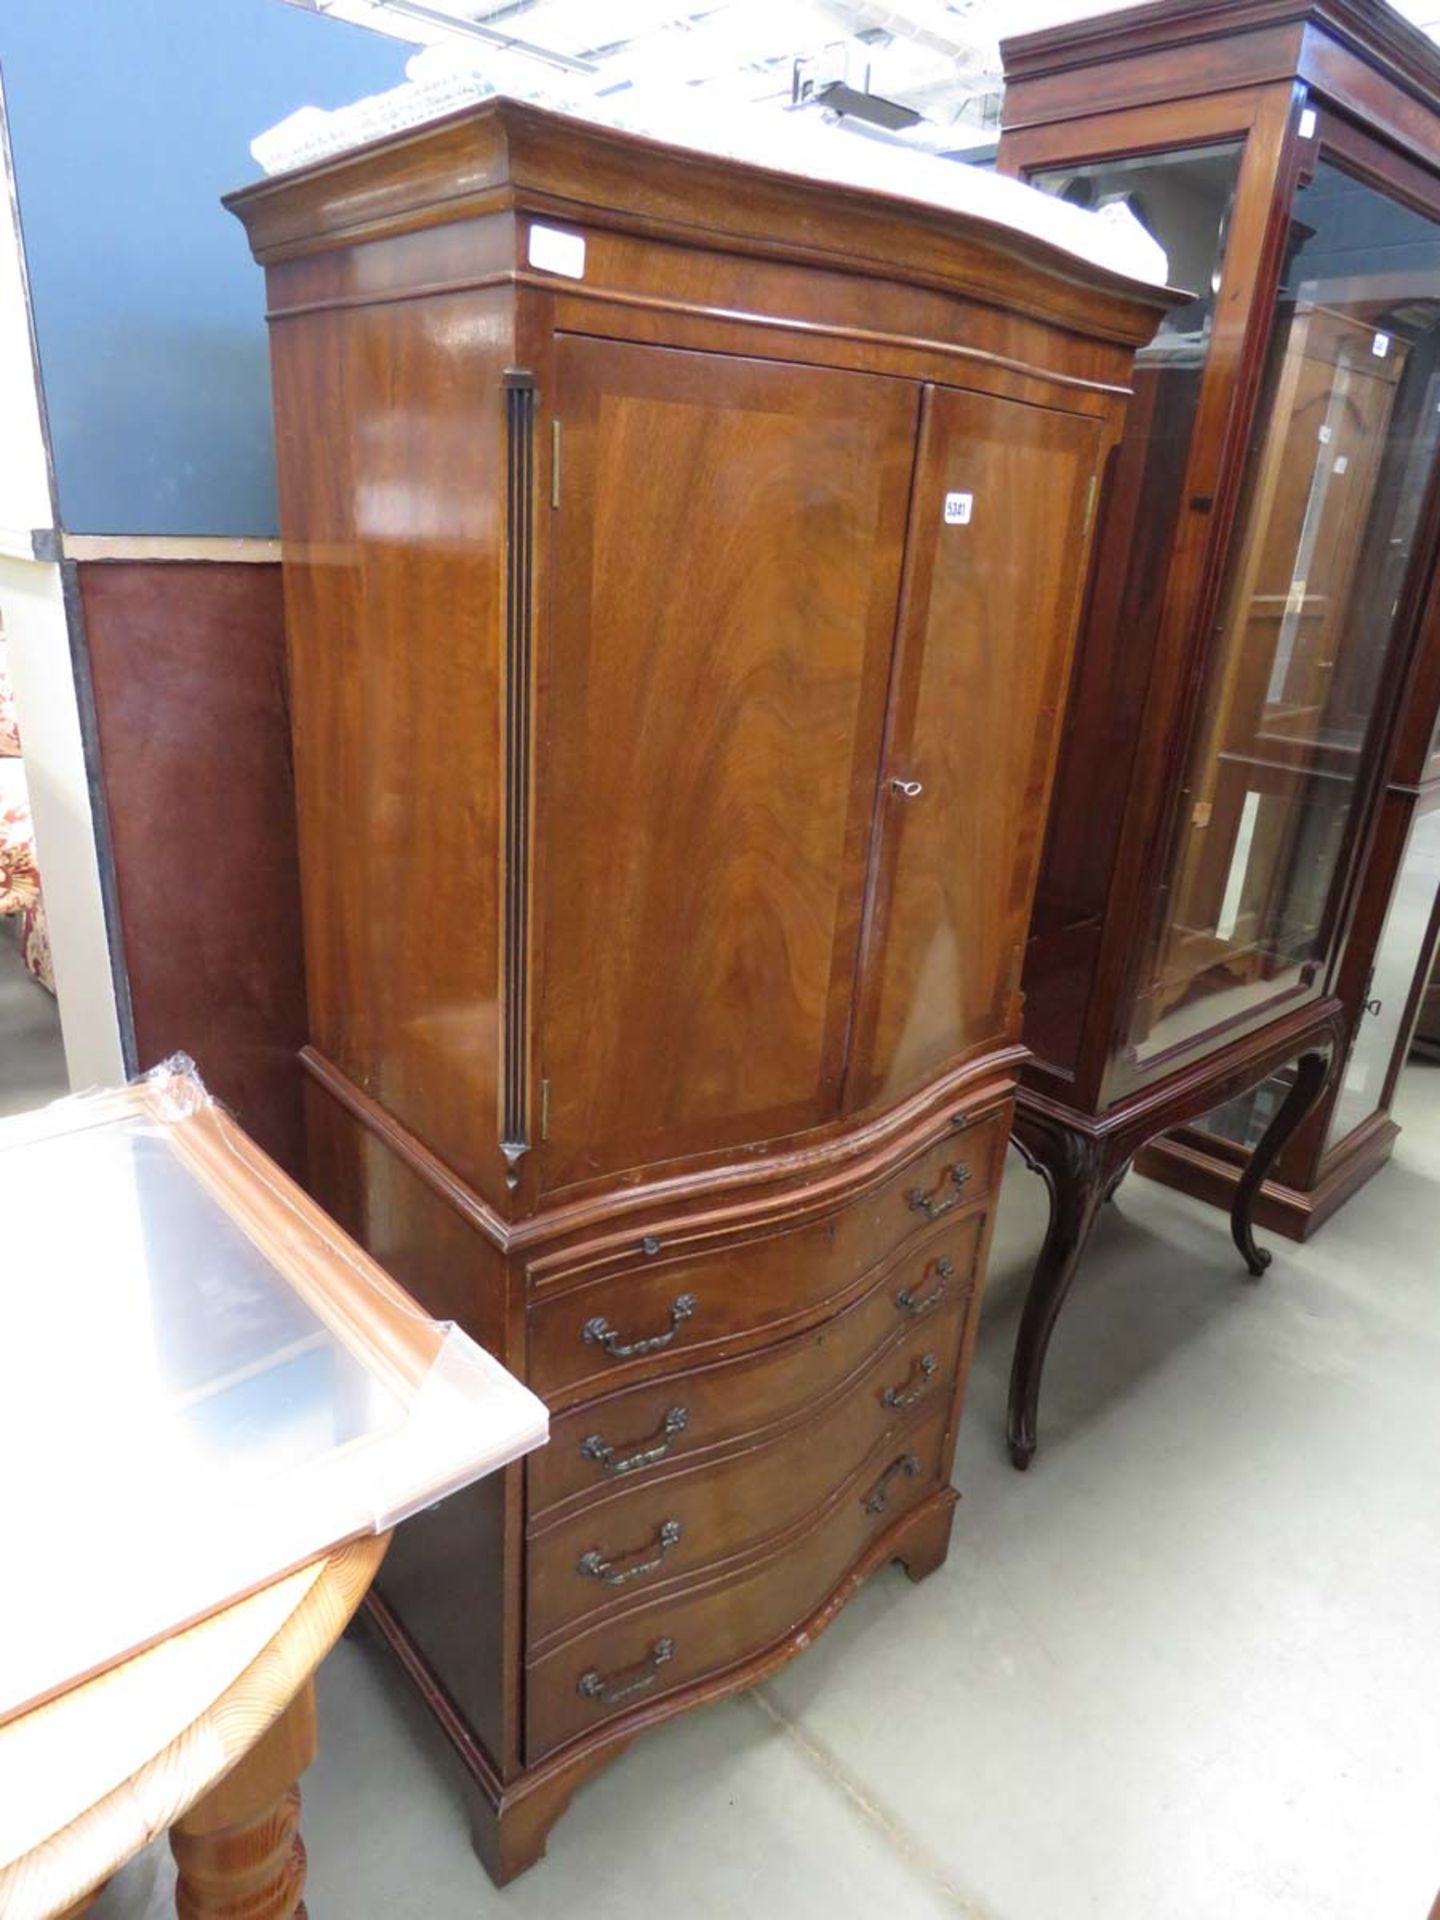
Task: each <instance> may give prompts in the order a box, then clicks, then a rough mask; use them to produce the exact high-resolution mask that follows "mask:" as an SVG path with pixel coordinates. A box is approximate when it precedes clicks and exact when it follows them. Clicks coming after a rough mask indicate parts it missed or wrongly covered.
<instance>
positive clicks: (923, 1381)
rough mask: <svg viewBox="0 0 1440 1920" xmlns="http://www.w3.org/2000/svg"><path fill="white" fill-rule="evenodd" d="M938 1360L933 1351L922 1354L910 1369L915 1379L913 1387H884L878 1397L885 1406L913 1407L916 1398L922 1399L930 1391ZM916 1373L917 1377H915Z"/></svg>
mask: <svg viewBox="0 0 1440 1920" xmlns="http://www.w3.org/2000/svg"><path fill="white" fill-rule="evenodd" d="M939 1364H940V1362H939V1361H938V1360H937V1359H936V1358H935V1355H934V1354H933V1353H927V1354H925V1355H923V1356H922V1357H921V1358H920V1359H919V1360H917V1361H916V1362H915V1365H914V1366H913V1367H912V1368H911V1369H910V1376H911V1378H912V1379H914V1380H915V1385H914V1386H913V1387H886V1389H885V1391H884V1393H882V1394H881V1396H880V1398H881V1400H882V1401H883V1402H884V1403H885V1405H886V1406H887V1407H913V1406H914V1404H915V1402H916V1401H917V1400H923V1399H924V1398H925V1396H926V1394H927V1393H928V1392H929V1391H930V1388H931V1385H932V1384H933V1382H934V1379H935V1369H936V1368H937V1367H938V1366H939ZM917 1374H918V1378H917V1377H916V1376H917Z"/></svg>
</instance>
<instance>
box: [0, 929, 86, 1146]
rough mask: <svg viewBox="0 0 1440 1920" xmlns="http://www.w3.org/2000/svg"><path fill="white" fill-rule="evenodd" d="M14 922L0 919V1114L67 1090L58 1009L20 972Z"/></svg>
mask: <svg viewBox="0 0 1440 1920" xmlns="http://www.w3.org/2000/svg"><path fill="white" fill-rule="evenodd" d="M18 924H19V923H18V921H16V920H15V919H14V918H13V917H11V918H9V919H6V920H0V1114H7V1113H24V1112H25V1111H26V1109H27V1108H29V1107H43V1106H44V1105H45V1104H46V1103H47V1102H48V1101H51V1100H58V1099H59V1098H60V1096H61V1094H63V1093H68V1092H69V1091H70V1082H69V1079H68V1077H67V1076H66V1072H65V1047H64V1043H63V1042H62V1040H61V1038H60V1013H59V1009H58V1008H57V1007H56V1005H55V1000H54V997H53V995H51V994H48V993H47V992H46V991H45V989H44V988H43V987H42V986H40V985H39V984H38V983H37V982H36V981H34V980H32V979H31V978H30V975H29V974H28V973H27V972H26V971H25V963H24V961H23V960H22V959H21V958H20V946H19V942H18V940H17V939H16V935H15V929H16V927H17V926H18Z"/></svg>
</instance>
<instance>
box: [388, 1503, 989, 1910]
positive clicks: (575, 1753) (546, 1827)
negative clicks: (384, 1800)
mask: <svg viewBox="0 0 1440 1920" xmlns="http://www.w3.org/2000/svg"><path fill="white" fill-rule="evenodd" d="M958 1499H959V1495H958V1494H957V1493H956V1492H955V1490H954V1488H953V1487H949V1486H945V1487H940V1488H937V1489H936V1491H935V1492H934V1493H932V1494H930V1495H929V1496H928V1497H927V1498H926V1499H924V1500H922V1501H921V1502H920V1504H919V1505H918V1506H915V1507H912V1508H911V1509H910V1510H909V1512H907V1513H905V1514H904V1515H902V1516H901V1518H900V1519H898V1520H897V1521H896V1522H895V1524H894V1526H892V1527H891V1528H890V1529H889V1530H888V1531H887V1532H886V1533H884V1534H882V1535H881V1536H880V1537H879V1538H878V1539H877V1540H876V1541H875V1542H874V1543H873V1545H872V1546H871V1547H870V1548H869V1549H868V1550H867V1551H866V1552H865V1554H863V1555H862V1556H861V1558H860V1559H859V1560H857V1561H856V1562H855V1564H854V1566H852V1567H851V1569H850V1570H849V1572H848V1573H847V1574H846V1575H845V1578H844V1579H843V1580H842V1581H841V1582H840V1584H839V1586H838V1587H836V1588H835V1590H834V1591H833V1592H832V1593H831V1594H830V1596H829V1598H828V1599H826V1600H824V1601H823V1602H822V1603H821V1604H820V1606H819V1607H817V1608H816V1610H815V1611H814V1612H813V1613H812V1614H810V1615H809V1616H807V1618H805V1619H804V1620H802V1621H800V1622H799V1624H798V1625H796V1626H795V1627H792V1628H791V1630H790V1631H789V1632H788V1633H787V1634H785V1635H784V1636H783V1637H782V1638H781V1639H780V1640H777V1641H774V1642H772V1643H771V1644H770V1645H769V1646H767V1647H764V1648H762V1649H761V1650H760V1651H759V1652H757V1653H754V1654H751V1655H750V1656H749V1657H748V1658H746V1659H744V1660H741V1661H737V1662H736V1663H735V1664H734V1665H732V1666H730V1667H727V1668H725V1669H723V1670H722V1671H720V1672H718V1673H712V1674H707V1675H706V1676H705V1678H704V1679H702V1680H698V1681H696V1683H695V1684H694V1685H693V1686H689V1687H685V1688H683V1689H681V1690H680V1691H678V1692H676V1693H673V1694H670V1695H668V1696H667V1697H666V1698H664V1699H661V1700H657V1701H655V1702H654V1703H653V1704H651V1705H648V1706H641V1707H637V1708H636V1710H635V1711H634V1712H633V1713H630V1714H627V1715H625V1716H624V1718H623V1719H620V1720H613V1721H610V1722H608V1723H607V1724H606V1725H605V1726H604V1727H603V1728H601V1729H597V1731H596V1732H595V1733H594V1734H592V1735H589V1736H587V1737H586V1738H584V1739H581V1740H576V1741H573V1742H572V1743H571V1744H570V1745H569V1746H568V1747H566V1748H564V1749H562V1751H561V1752H559V1753H557V1754H555V1755H554V1756H553V1757H551V1758H550V1759H547V1760H546V1761H544V1762H543V1763H542V1764H541V1765H539V1766H535V1767H528V1768H525V1769H523V1770H522V1771H521V1772H519V1773H517V1774H516V1775H515V1777H514V1778H513V1779H511V1780H508V1781H502V1780H501V1778H500V1776H499V1774H498V1773H497V1772H496V1770H495V1768H494V1765H493V1763H492V1762H491V1760H490V1757H489V1755H488V1754H487V1753H486V1752H485V1750H484V1749H483V1748H482V1747H481V1746H479V1745H478V1743H477V1742H476V1741H475V1740H474V1739H473V1738H472V1737H471V1735H470V1733H469V1731H468V1729H467V1728H466V1726H465V1724H464V1721H463V1720H462V1718H461V1717H460V1715H459V1713H458V1712H457V1711H456V1709H455V1707H454V1706H453V1704H452V1703H451V1701H450V1699H449V1696H448V1695H447V1694H446V1692H445V1690H444V1688H443V1687H442V1686H441V1685H440V1684H439V1682H438V1681H437V1680H436V1678H435V1676H434V1674H433V1673H432V1672H431V1670H430V1668H429V1666H428V1664H427V1662H426V1661H425V1659H424V1658H423V1656H422V1655H421V1654H420V1653H419V1651H418V1650H417V1648H416V1647H415V1645H414V1643H413V1641H412V1640H411V1639H410V1636H409V1635H408V1634H407V1633H406V1631H405V1629H404V1627H403V1626H402V1625H401V1623H400V1621H399V1620H398V1619H397V1618H396V1617H395V1615H394V1613H393V1612H392V1611H391V1610H390V1608H389V1607H388V1606H387V1605H386V1604H385V1601H384V1600H383V1599H382V1598H381V1597H380V1596H379V1595H378V1594H376V1593H373V1592H372V1593H371V1595H370V1597H369V1599H368V1600H367V1602H366V1613H367V1616H368V1619H369V1621H370V1624H371V1625H372V1626H373V1627H374V1628H375V1629H376V1630H377V1631H378V1633H379V1634H380V1637H381V1638H382V1639H383V1640H384V1641H385V1643H386V1644H387V1646H388V1647H389V1648H390V1649H391V1651H392V1652H393V1653H394V1654H395V1655H396V1656H397V1658H398V1659H399V1661H400V1663H401V1665H402V1666H403V1667H404V1669H405V1671H406V1672H407V1674H408V1675H409V1677H410V1678H411V1680H413V1681H414V1683H415V1684H416V1686H417V1687H418V1688H419V1690H420V1693H421V1696H422V1698H423V1699H424V1701H425V1703H426V1705H427V1706H428V1707H429V1708H430V1710H431V1712H432V1713H433V1714H434V1715H435V1717H436V1719H437V1720H438V1721H439V1723H440V1727H441V1730H442V1731H443V1732H444V1734H445V1735H446V1737H447V1739H448V1740H449V1741H450V1744H451V1745H452V1746H453V1747H454V1749H455V1751H456V1753H457V1755H458V1756H459V1759H460V1761H461V1763H462V1765H463V1766H464V1768H465V1771H466V1773H467V1774H468V1776H469V1781H470V1786H471V1789H472V1799H471V1827H472V1833H473V1836H474V1841H475V1850H476V1852H477V1853H478V1854H479V1856H480V1859H481V1860H482V1862H483V1863H484V1866H485V1870H486V1872H487V1873H488V1874H489V1875H490V1878H491V1879H492V1880H493V1881H494V1882H495V1884H496V1886H499V1887H503V1886H505V1885H507V1884H508V1883H509V1882H510V1881H511V1880H514V1879H516V1878H517V1877H518V1876H519V1875H520V1874H522V1873H524V1872H525V1870H526V1869H527V1868H528V1867H533V1866H534V1865H535V1863H536V1861H538V1860H539V1859H540V1858H541V1857H542V1856H543V1854H544V1852H545V1845H546V1842H547V1840H548V1839H549V1837H550V1829H551V1828H552V1827H553V1826H554V1824H555V1822H556V1821H557V1820H558V1819H559V1818H560V1816H561V1814H562V1813H564V1811H565V1809H566V1807H567V1806H569V1804H570V1800H571V1798H572V1796H573V1795H574V1793H575V1791H576V1789H577V1788H578V1787H580V1786H581V1785H583V1783H584V1782H585V1781H586V1780H588V1779H589V1777H590V1776H591V1774H593V1773H598V1772H599V1770H600V1768H601V1767H603V1766H605V1765H606V1763H607V1762H609V1761H611V1760H613V1759H615V1758H616V1757H617V1756H618V1755H619V1754H621V1753H623V1752H624V1750H625V1748H626V1747H628V1746H629V1745H630V1743H631V1741H632V1740H634V1739H636V1738H637V1737H638V1736H639V1735H640V1734H642V1733H645V1732H647V1731H648V1730H649V1729H650V1728H651V1727H655V1726H659V1725H660V1723H661V1722H662V1721H665V1720H669V1719H672V1718H673V1717H674V1716H675V1715H676V1714H679V1713H686V1712H688V1711H689V1710H690V1709H691V1708H692V1707H704V1706H708V1705H710V1703H711V1702H712V1701H715V1700H723V1699H725V1698H726V1697H727V1696H729V1695H730V1694H733V1693H740V1692H743V1691H744V1690H745V1689H746V1688H747V1687H753V1686H755V1685H756V1684H757V1683H758V1682H759V1681H761V1680H764V1679H765V1678H766V1677H767V1676H768V1675H769V1674H771V1673H773V1672H774V1671H775V1670H776V1669H777V1668H778V1667H782V1666H784V1664H785V1663H786V1661H788V1660H791V1659H793V1658H794V1656H795V1655H796V1654H797V1653H801V1652H803V1651H804V1650H805V1648H807V1647H808V1646H809V1645H810V1644H811V1642H812V1641H813V1640H814V1639H815V1637H816V1635H817V1634H819V1633H822V1632H823V1631H824V1629H825V1628H826V1627H827V1626H829V1624H830V1622H831V1621H832V1620H833V1619H834V1618H835V1616H836V1614H837V1613H839V1611H840V1609H841V1608H842V1607H843V1606H844V1605H845V1603H846V1601H848V1600H849V1599H850V1598H851V1596H852V1595H853V1594H854V1593H855V1592H856V1591H857V1589H858V1588H859V1587H860V1586H861V1584H862V1583H863V1582H864V1581H865V1580H867V1579H868V1578H869V1576H870V1575H871V1574H872V1573H874V1572H875V1571H876V1570H877V1569H878V1568H880V1567H882V1566H885V1565H886V1564H888V1562H890V1561H892V1560H895V1561H898V1562H899V1563H900V1564H901V1565H902V1566H903V1567H904V1569H905V1571H906V1573H907V1574H908V1575H909V1577H910V1578H911V1579H912V1580H915V1581H919V1580H923V1579H925V1578H926V1576H927V1575H929V1574H932V1573H934V1572H935V1571H936V1569H937V1568H939V1567H940V1566H942V1565H943V1564H944V1561H945V1557H946V1554H947V1553H948V1552H949V1548H950V1532H951V1526H952V1523H953V1521H954V1516H955V1506H956V1502H957V1501H958Z"/></svg>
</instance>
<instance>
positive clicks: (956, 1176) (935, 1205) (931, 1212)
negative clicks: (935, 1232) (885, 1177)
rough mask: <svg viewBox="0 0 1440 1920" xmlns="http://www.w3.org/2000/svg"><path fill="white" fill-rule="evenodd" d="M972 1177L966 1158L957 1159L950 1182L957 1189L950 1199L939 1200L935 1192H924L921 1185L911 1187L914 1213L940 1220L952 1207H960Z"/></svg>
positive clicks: (951, 1172)
mask: <svg viewBox="0 0 1440 1920" xmlns="http://www.w3.org/2000/svg"><path fill="white" fill-rule="evenodd" d="M969 1179H970V1168H969V1166H968V1164H967V1163H966V1162H965V1161H964V1160H957V1161H956V1162H955V1164H954V1166H953V1167H952V1168H951V1169H950V1184H951V1186H952V1187H954V1189H955V1191H954V1193H952V1194H951V1195H950V1198H949V1199H948V1200H937V1199H936V1198H935V1196H934V1194H933V1193H923V1192H922V1191H921V1189H920V1188H919V1187H912V1188H911V1189H910V1207H911V1211H912V1212H914V1213H923V1214H924V1216H925V1218H926V1219H927V1220H938V1219H939V1218H940V1216H941V1214H942V1213H949V1211H950V1209H951V1208H952V1207H958V1206H959V1204H960V1199H961V1196H962V1195H963V1193H964V1191H965V1188H966V1186H967V1184H968V1183H969Z"/></svg>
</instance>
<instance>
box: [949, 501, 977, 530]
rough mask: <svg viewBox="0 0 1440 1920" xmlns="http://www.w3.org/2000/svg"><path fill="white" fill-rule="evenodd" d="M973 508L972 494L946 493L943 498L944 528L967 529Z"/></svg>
mask: <svg viewBox="0 0 1440 1920" xmlns="http://www.w3.org/2000/svg"><path fill="white" fill-rule="evenodd" d="M974 506H975V496H974V494H973V493H947V494H946V496H945V524H946V526H947V527H968V526H969V524H970V515H971V512H972V511H973V509H974Z"/></svg>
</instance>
